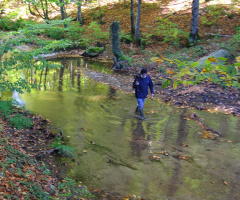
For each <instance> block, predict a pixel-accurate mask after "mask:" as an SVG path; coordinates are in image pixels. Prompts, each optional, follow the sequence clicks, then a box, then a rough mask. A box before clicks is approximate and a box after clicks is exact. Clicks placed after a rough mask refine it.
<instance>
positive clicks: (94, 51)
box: [87, 47, 103, 53]
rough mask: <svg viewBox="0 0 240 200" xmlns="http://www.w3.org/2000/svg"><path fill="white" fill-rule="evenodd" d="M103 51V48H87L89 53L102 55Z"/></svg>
mask: <svg viewBox="0 0 240 200" xmlns="http://www.w3.org/2000/svg"><path fill="white" fill-rule="evenodd" d="M102 51H103V48H102V47H89V48H87V52H88V53H101V52H102Z"/></svg>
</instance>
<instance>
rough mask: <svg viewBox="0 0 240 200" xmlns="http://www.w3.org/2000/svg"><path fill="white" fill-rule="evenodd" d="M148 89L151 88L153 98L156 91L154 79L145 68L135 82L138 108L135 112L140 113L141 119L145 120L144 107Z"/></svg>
mask: <svg viewBox="0 0 240 200" xmlns="http://www.w3.org/2000/svg"><path fill="white" fill-rule="evenodd" d="M148 87H149V88H150V91H151V96H152V97H153V96H154V91H153V82H152V79H151V78H150V76H149V75H148V74H147V69H145V68H143V69H141V72H140V74H139V75H137V76H136V78H135V80H134V82H133V88H134V89H135V97H136V99H137V107H136V110H135V112H140V116H141V119H144V115H143V107H144V102H145V99H146V97H147V95H148Z"/></svg>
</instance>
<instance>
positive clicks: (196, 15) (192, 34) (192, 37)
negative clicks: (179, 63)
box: [189, 0, 199, 43]
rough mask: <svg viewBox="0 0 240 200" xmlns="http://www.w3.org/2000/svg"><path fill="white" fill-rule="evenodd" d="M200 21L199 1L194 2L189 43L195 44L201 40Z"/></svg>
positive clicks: (194, 0)
mask: <svg viewBox="0 0 240 200" xmlns="http://www.w3.org/2000/svg"><path fill="white" fill-rule="evenodd" d="M198 21H199V0H193V2H192V21H191V30H190V34H189V42H190V43H193V42H195V41H196V40H197V39H199V34H198Z"/></svg>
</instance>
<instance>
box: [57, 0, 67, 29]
mask: <svg viewBox="0 0 240 200" xmlns="http://www.w3.org/2000/svg"><path fill="white" fill-rule="evenodd" d="M59 2H60V12H61V17H62V20H64V19H66V18H67V14H66V12H65V6H64V0H59ZM64 27H67V24H64Z"/></svg>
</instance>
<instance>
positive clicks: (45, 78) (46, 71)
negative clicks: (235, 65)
mask: <svg viewBox="0 0 240 200" xmlns="http://www.w3.org/2000/svg"><path fill="white" fill-rule="evenodd" d="M47 74H48V67H46V69H45V77H44V84H43V87H44V91H45V90H46V82H47Z"/></svg>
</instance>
